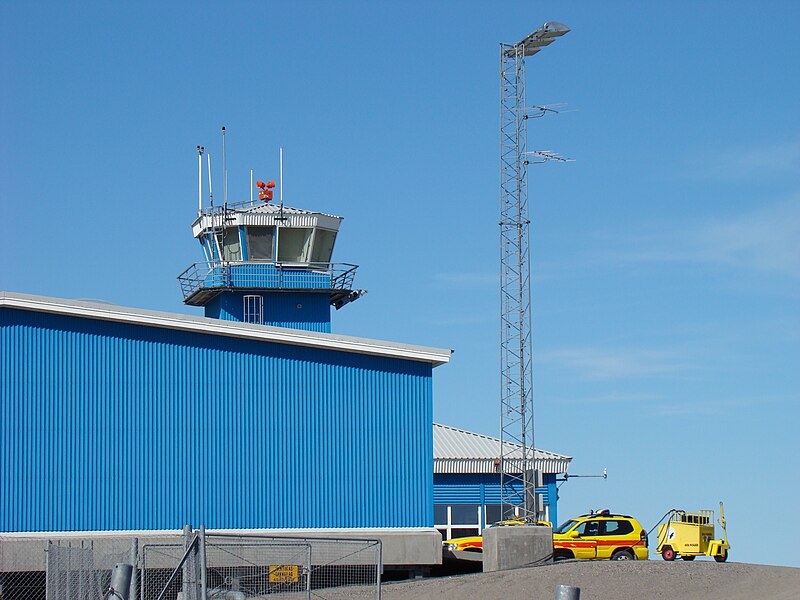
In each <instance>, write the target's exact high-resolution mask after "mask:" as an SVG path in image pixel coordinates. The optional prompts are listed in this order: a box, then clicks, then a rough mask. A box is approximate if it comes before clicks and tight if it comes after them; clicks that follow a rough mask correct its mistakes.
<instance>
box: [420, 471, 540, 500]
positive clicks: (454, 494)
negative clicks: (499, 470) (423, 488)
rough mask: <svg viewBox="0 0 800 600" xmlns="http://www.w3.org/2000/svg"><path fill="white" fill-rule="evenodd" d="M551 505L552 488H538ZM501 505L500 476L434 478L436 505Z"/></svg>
mask: <svg viewBox="0 0 800 600" xmlns="http://www.w3.org/2000/svg"><path fill="white" fill-rule="evenodd" d="M536 492H537V493H539V494H542V495H543V496H544V502H545V504H549V503H550V495H551V492H550V487H549V486H545V487H540V488H536ZM481 500H483V503H484V504H500V475H476V474H468V473H464V474H452V473H437V474H436V475H434V476H433V502H434V504H479V503H481Z"/></svg>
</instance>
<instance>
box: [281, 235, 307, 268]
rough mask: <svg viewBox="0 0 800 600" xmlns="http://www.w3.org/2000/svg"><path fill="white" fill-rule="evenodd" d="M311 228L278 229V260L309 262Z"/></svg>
mask: <svg viewBox="0 0 800 600" xmlns="http://www.w3.org/2000/svg"><path fill="white" fill-rule="evenodd" d="M310 247H311V229H307V228H302V227H281V229H280V231H278V260H279V261H281V262H301V263H307V262H309V260H308V259H309V255H310Z"/></svg>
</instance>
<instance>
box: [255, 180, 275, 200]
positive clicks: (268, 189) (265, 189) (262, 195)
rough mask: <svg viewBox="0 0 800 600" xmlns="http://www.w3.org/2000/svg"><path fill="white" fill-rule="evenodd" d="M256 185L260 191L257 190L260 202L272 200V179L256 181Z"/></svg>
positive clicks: (273, 183)
mask: <svg viewBox="0 0 800 600" xmlns="http://www.w3.org/2000/svg"><path fill="white" fill-rule="evenodd" d="M256 187H257V188H258V189H260V190H261V191H260V192H258V199H259V200H261V201H262V202H269V201H270V200H272V188H274V187H275V182H274V181H268V182H267V183H264V182H263V181H256Z"/></svg>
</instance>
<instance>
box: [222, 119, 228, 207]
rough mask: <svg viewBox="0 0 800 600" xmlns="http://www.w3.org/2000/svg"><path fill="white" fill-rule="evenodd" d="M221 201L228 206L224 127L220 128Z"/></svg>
mask: <svg viewBox="0 0 800 600" xmlns="http://www.w3.org/2000/svg"><path fill="white" fill-rule="evenodd" d="M222 201H223V203H224V204H226V205H227V204H228V153H227V151H226V150H225V127H224V126H223V127H222Z"/></svg>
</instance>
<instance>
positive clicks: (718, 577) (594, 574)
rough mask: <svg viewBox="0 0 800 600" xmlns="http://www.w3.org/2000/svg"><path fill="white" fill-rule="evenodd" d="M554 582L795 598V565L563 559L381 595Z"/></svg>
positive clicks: (548, 594) (334, 595) (546, 589)
mask: <svg viewBox="0 0 800 600" xmlns="http://www.w3.org/2000/svg"><path fill="white" fill-rule="evenodd" d="M557 584H562V585H572V586H576V587H579V588H581V600H630V599H638V598H642V599H650V600H708V599H713V598H721V599H725V600H754V599H755V600H798V599H800V569H798V568H791V567H770V566H765V565H751V564H746V563H735V562H733V563H724V564H720V563H716V562H713V561H706V560H696V561H694V562H685V561H681V560H679V561H676V562H671V563H670V562H665V561H662V560H648V561H630V562H629V561H623V562H611V561H603V562H600V561H586V562H578V561H565V562H559V563H557V564H553V565H546V566H541V567H532V568H525V569H516V570H513V571H499V572H495V573H476V574H473V575H461V576H458V577H442V578H429V579H418V580H415V581H408V582H398V583H387V584H384V585H383V587H382V593H381V598H382V599H383V600H412V599H414V600H443V599H447V598H457V599H459V600H463V599H477V600H539V599H541V600H553V599H554V598H555V588H556V585H557ZM323 597H324V598H326V599H331V600H339V599H344V598H352V599H354V600H359V599H361V598H364V599H366V598H374V590H372V591H371V592H368V591H367V590H364V589H361V588H348V589H346V590H345V589H340V590H336V591H334V590H325V592H324V595H323Z"/></svg>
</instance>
